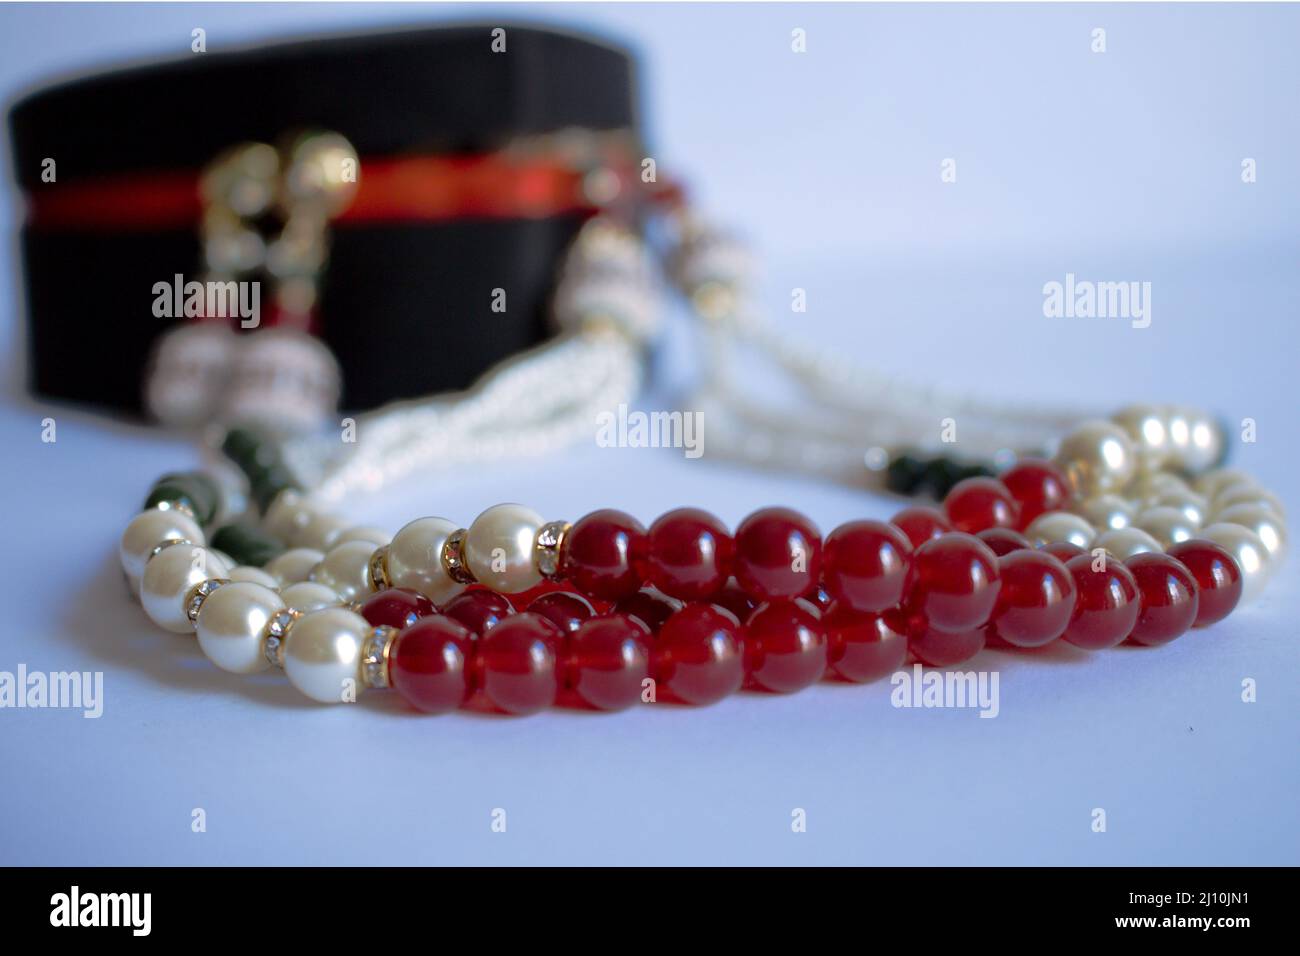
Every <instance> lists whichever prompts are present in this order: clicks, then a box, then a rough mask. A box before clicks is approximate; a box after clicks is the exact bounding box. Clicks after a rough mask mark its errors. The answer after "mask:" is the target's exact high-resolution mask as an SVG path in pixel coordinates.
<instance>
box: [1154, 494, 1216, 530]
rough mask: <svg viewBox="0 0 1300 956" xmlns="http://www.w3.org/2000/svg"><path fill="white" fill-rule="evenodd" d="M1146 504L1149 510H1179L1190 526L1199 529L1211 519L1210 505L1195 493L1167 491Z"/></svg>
mask: <svg viewBox="0 0 1300 956" xmlns="http://www.w3.org/2000/svg"><path fill="white" fill-rule="evenodd" d="M1145 504H1146V506H1147V507H1148V508H1174V509H1177V510H1178V511H1181V512H1182V514H1183V517H1184V518H1186V519H1187V521H1188V523H1189V524H1193V525H1195V526H1196V527H1198V528H1199V527H1200V526H1201V525H1203V524H1205V521H1206V518H1208V517H1209V510H1210V506H1209V504H1208V503H1207V502H1206V500H1205V499H1204V498H1202V497H1201V496H1200V495H1198V494H1197V493H1196V492H1194V491H1165V492H1162V493H1160V494H1158V495H1154V496H1152V497H1150V498H1148V499H1147V500H1146V502H1145Z"/></svg>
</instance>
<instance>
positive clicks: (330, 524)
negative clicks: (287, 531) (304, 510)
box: [288, 514, 348, 551]
mask: <svg viewBox="0 0 1300 956" xmlns="http://www.w3.org/2000/svg"><path fill="white" fill-rule="evenodd" d="M347 527H348V522H347V520H346V519H344V518H340V517H338V516H337V515H322V514H318V515H313V516H312V518H311V520H310V521H308V522H307V523H306V524H305V525H303V526H302V527H301V528H298V529H296V530H295V531H294V533H293V534H292V535H290V536H289V541H288V544H290V545H291V546H293V547H295V548H315V549H316V550H317V551H328V550H329V549H330V548H332V547H334V545H335V544H339V543H340V542H339V540H338V538H339V535H341V534H342V533H343V532H344V530H345V529H346V528H347Z"/></svg>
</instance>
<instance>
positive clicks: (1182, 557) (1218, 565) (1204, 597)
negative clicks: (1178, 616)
mask: <svg viewBox="0 0 1300 956" xmlns="http://www.w3.org/2000/svg"><path fill="white" fill-rule="evenodd" d="M1168 554H1169V556H1170V557H1171V558H1174V559H1175V560H1177V561H1181V562H1182V563H1183V566H1184V567H1186V568H1187V570H1188V571H1190V572H1191V573H1192V577H1193V578H1195V579H1196V587H1197V591H1198V596H1197V608H1196V620H1195V621H1194V622H1193V623H1192V626H1193V627H1205V626H1206V625H1207V624H1213V623H1214V622H1215V621H1221V620H1223V619H1224V618H1225V617H1227V616H1228V615H1229V614H1231V613H1232V610H1233V608H1235V607H1236V606H1237V603H1238V602H1239V601H1240V600H1241V589H1242V581H1241V568H1239V567H1237V562H1236V561H1235V560H1234V559H1233V557H1232V555H1230V554H1229V553H1228V552H1227V551H1225V550H1224V549H1223V548H1221V547H1219V546H1218V545H1217V544H1215V543H1214V542H1212V541H1206V540H1204V539H1203V538H1193V539H1192V540H1190V541H1181V542H1179V543H1178V544H1176V545H1174V546H1173V547H1172V548H1170V549H1169V551H1168Z"/></svg>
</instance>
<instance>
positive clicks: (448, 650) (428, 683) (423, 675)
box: [388, 614, 474, 714]
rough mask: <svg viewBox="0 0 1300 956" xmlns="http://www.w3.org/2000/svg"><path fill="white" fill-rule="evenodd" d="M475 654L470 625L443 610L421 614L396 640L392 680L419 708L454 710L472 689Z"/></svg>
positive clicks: (391, 661)
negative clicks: (452, 617)
mask: <svg viewBox="0 0 1300 956" xmlns="http://www.w3.org/2000/svg"><path fill="white" fill-rule="evenodd" d="M390 626H391V625H390ZM473 654H474V635H473V634H471V633H470V632H469V630H468V629H466V628H465V627H463V626H462V625H460V624H458V623H457V622H456V621H453V620H452V619H451V618H449V617H446V616H445V615H442V614H434V615H431V616H429V617H422V618H420V619H419V620H418V621H416V622H415V623H414V624H412V625H410V626H409V627H407V628H406V629H405V630H403V631H402V633H400V634H398V635H397V638H396V640H395V641H394V642H393V647H392V650H391V651H390V653H389V661H388V679H389V683H390V684H392V686H393V689H394V690H396V691H397V692H398V693H399V694H401V695H402V699H403V700H405V701H406V702H407V703H408V704H410V705H411V706H412V707H414V708H415V709H416V710H422V711H424V712H425V713H426V714H441V713H444V712H446V711H449V710H454V709H455V708H457V707H459V706H460V705H461V704H463V703H464V702H465V701H466V700H467V699H468V698H469V695H470V693H471V691H472V690H473V681H472V680H471V671H472V670H473V668H472V666H471V665H472V661H473Z"/></svg>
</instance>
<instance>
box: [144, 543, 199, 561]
mask: <svg viewBox="0 0 1300 956" xmlns="http://www.w3.org/2000/svg"><path fill="white" fill-rule="evenodd" d="M193 543H194V542H193V541H191V540H190V539H189V538H165V539H163V540H162V541H159V542H158V543H157V544H156V545H154V546H153V550H152V551H150V552H149V557H147V558H146V559H145V564H148V563H149V562H150V561H152V560H153V559H154V558H156V557H158V555H160V554H162V552H163V551H164V550H166V549H167V548H170V547H171V546H172V545H174V544H193Z"/></svg>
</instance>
